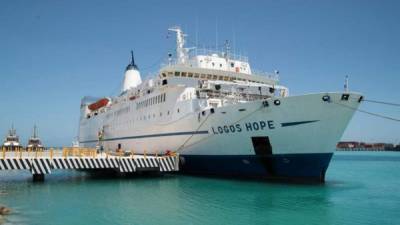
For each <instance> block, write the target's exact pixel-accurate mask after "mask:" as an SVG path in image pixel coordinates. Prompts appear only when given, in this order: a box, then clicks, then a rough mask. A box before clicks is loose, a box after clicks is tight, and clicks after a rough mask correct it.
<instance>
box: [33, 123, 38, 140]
mask: <svg viewBox="0 0 400 225" xmlns="http://www.w3.org/2000/svg"><path fill="white" fill-rule="evenodd" d="M33 138H37V126H36V124H35V125H33Z"/></svg>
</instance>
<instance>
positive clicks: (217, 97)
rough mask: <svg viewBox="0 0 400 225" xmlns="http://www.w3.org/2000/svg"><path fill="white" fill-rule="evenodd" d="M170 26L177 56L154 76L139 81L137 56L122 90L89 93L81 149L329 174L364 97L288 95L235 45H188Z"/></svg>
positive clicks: (216, 167) (187, 167) (288, 173)
mask: <svg viewBox="0 0 400 225" xmlns="http://www.w3.org/2000/svg"><path fill="white" fill-rule="evenodd" d="M169 30H170V31H171V32H175V33H176V45H177V47H176V58H174V59H173V58H172V57H171V56H170V57H169V58H168V62H167V64H166V65H163V66H162V67H161V69H160V70H159V72H158V73H157V74H156V75H155V76H154V78H152V79H148V80H144V81H142V78H141V75H140V72H139V69H138V66H137V65H136V64H135V61H134V58H133V54H132V60H131V63H130V64H129V65H128V66H127V68H126V71H125V76H124V80H123V84H122V89H121V94H120V95H118V96H116V97H103V98H98V99H93V98H84V99H82V102H81V117H80V127H79V144H80V145H82V146H92V147H93V146H96V145H101V146H102V147H104V148H105V149H110V150H111V149H125V150H126V151H134V152H135V153H147V154H160V153H161V154H162V153H165V152H170V151H172V152H177V153H179V154H180V156H181V170H182V171H183V172H192V173H201V174H204V173H207V174H222V175H242V176H246V177H247V176H251V177H269V178H281V177H284V178H304V179H317V180H321V181H323V180H324V176H325V171H326V169H327V167H328V165H329V161H330V159H331V156H332V154H333V151H334V149H335V145H336V142H337V141H338V140H339V139H340V137H341V135H342V133H343V132H344V130H345V128H346V126H347V124H348V122H349V120H350V119H351V117H352V116H353V114H354V110H349V108H357V107H358V105H359V102H360V100H361V98H362V97H361V95H359V94H357V93H348V92H345V93H339V92H337V93H329V92H326V93H317V94H307V95H300V96H289V91H288V88H286V87H284V86H282V85H280V84H279V80H278V74H277V73H273V74H268V73H260V72H255V71H254V70H252V68H251V67H250V63H249V61H248V59H247V58H246V57H242V56H236V55H233V54H231V53H230V51H229V45H228V44H226V47H225V50H224V51H223V52H216V51H209V50H200V49H189V48H186V47H185V36H186V35H185V34H184V33H183V32H182V30H181V29H180V28H179V27H174V28H171V29H169ZM346 107H347V108H346Z"/></svg>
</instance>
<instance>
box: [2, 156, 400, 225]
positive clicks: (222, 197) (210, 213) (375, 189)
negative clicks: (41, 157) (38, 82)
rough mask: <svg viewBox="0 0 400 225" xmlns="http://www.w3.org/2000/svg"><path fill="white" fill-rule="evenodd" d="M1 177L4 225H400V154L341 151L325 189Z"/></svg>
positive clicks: (209, 181) (166, 179) (208, 181)
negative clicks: (8, 211)
mask: <svg viewBox="0 0 400 225" xmlns="http://www.w3.org/2000/svg"><path fill="white" fill-rule="evenodd" d="M30 179H31V176H30V174H29V173H28V172H24V173H21V172H1V173H0V205H1V204H4V205H7V206H9V207H11V208H12V209H13V210H14V213H13V214H12V215H10V216H9V217H7V219H6V221H3V223H4V224H41V225H44V224H85V225H88V224H97V225H98V224H185V225H186V224H272V225H279V224H307V225H310V224H318V225H321V224H323V225H325V224H338V225H339V224H340V225H343V224H379V225H382V224H400V153H395V152H392V153H390V152H363V153H360V152H339V153H336V154H335V156H334V158H333V161H332V163H331V165H330V167H329V169H328V173H327V183H326V184H323V185H299V184H278V183H267V182H261V181H237V180H228V179H214V178H203V177H190V176H163V177H153V178H140V177H136V178H129V179H104V178H102V179H99V178H89V177H88V176H86V175H85V173H81V172H62V173H53V174H52V175H51V176H48V177H46V179H47V180H46V181H45V182H44V183H39V184H38V183H32V182H31V180H30Z"/></svg>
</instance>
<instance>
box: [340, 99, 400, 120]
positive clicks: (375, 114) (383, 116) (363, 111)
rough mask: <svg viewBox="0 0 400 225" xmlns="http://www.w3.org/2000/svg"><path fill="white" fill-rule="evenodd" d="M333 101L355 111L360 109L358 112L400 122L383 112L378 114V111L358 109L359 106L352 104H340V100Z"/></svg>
mask: <svg viewBox="0 0 400 225" xmlns="http://www.w3.org/2000/svg"><path fill="white" fill-rule="evenodd" d="M333 103H335V104H337V105H340V106H342V107H345V108H348V109H352V110H354V111H358V112H362V113H365V114H368V115H371V116H376V117H379V118H382V119H387V120H391V121H396V122H400V119H397V118H393V117H390V116H385V115H381V114H378V113H373V112H368V111H365V110H362V109H357V108H354V107H351V106H348V105H344V104H340V103H338V102H333Z"/></svg>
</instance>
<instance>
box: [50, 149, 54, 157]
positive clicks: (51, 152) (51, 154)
mask: <svg viewBox="0 0 400 225" xmlns="http://www.w3.org/2000/svg"><path fill="white" fill-rule="evenodd" d="M50 159H53V148H50Z"/></svg>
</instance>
